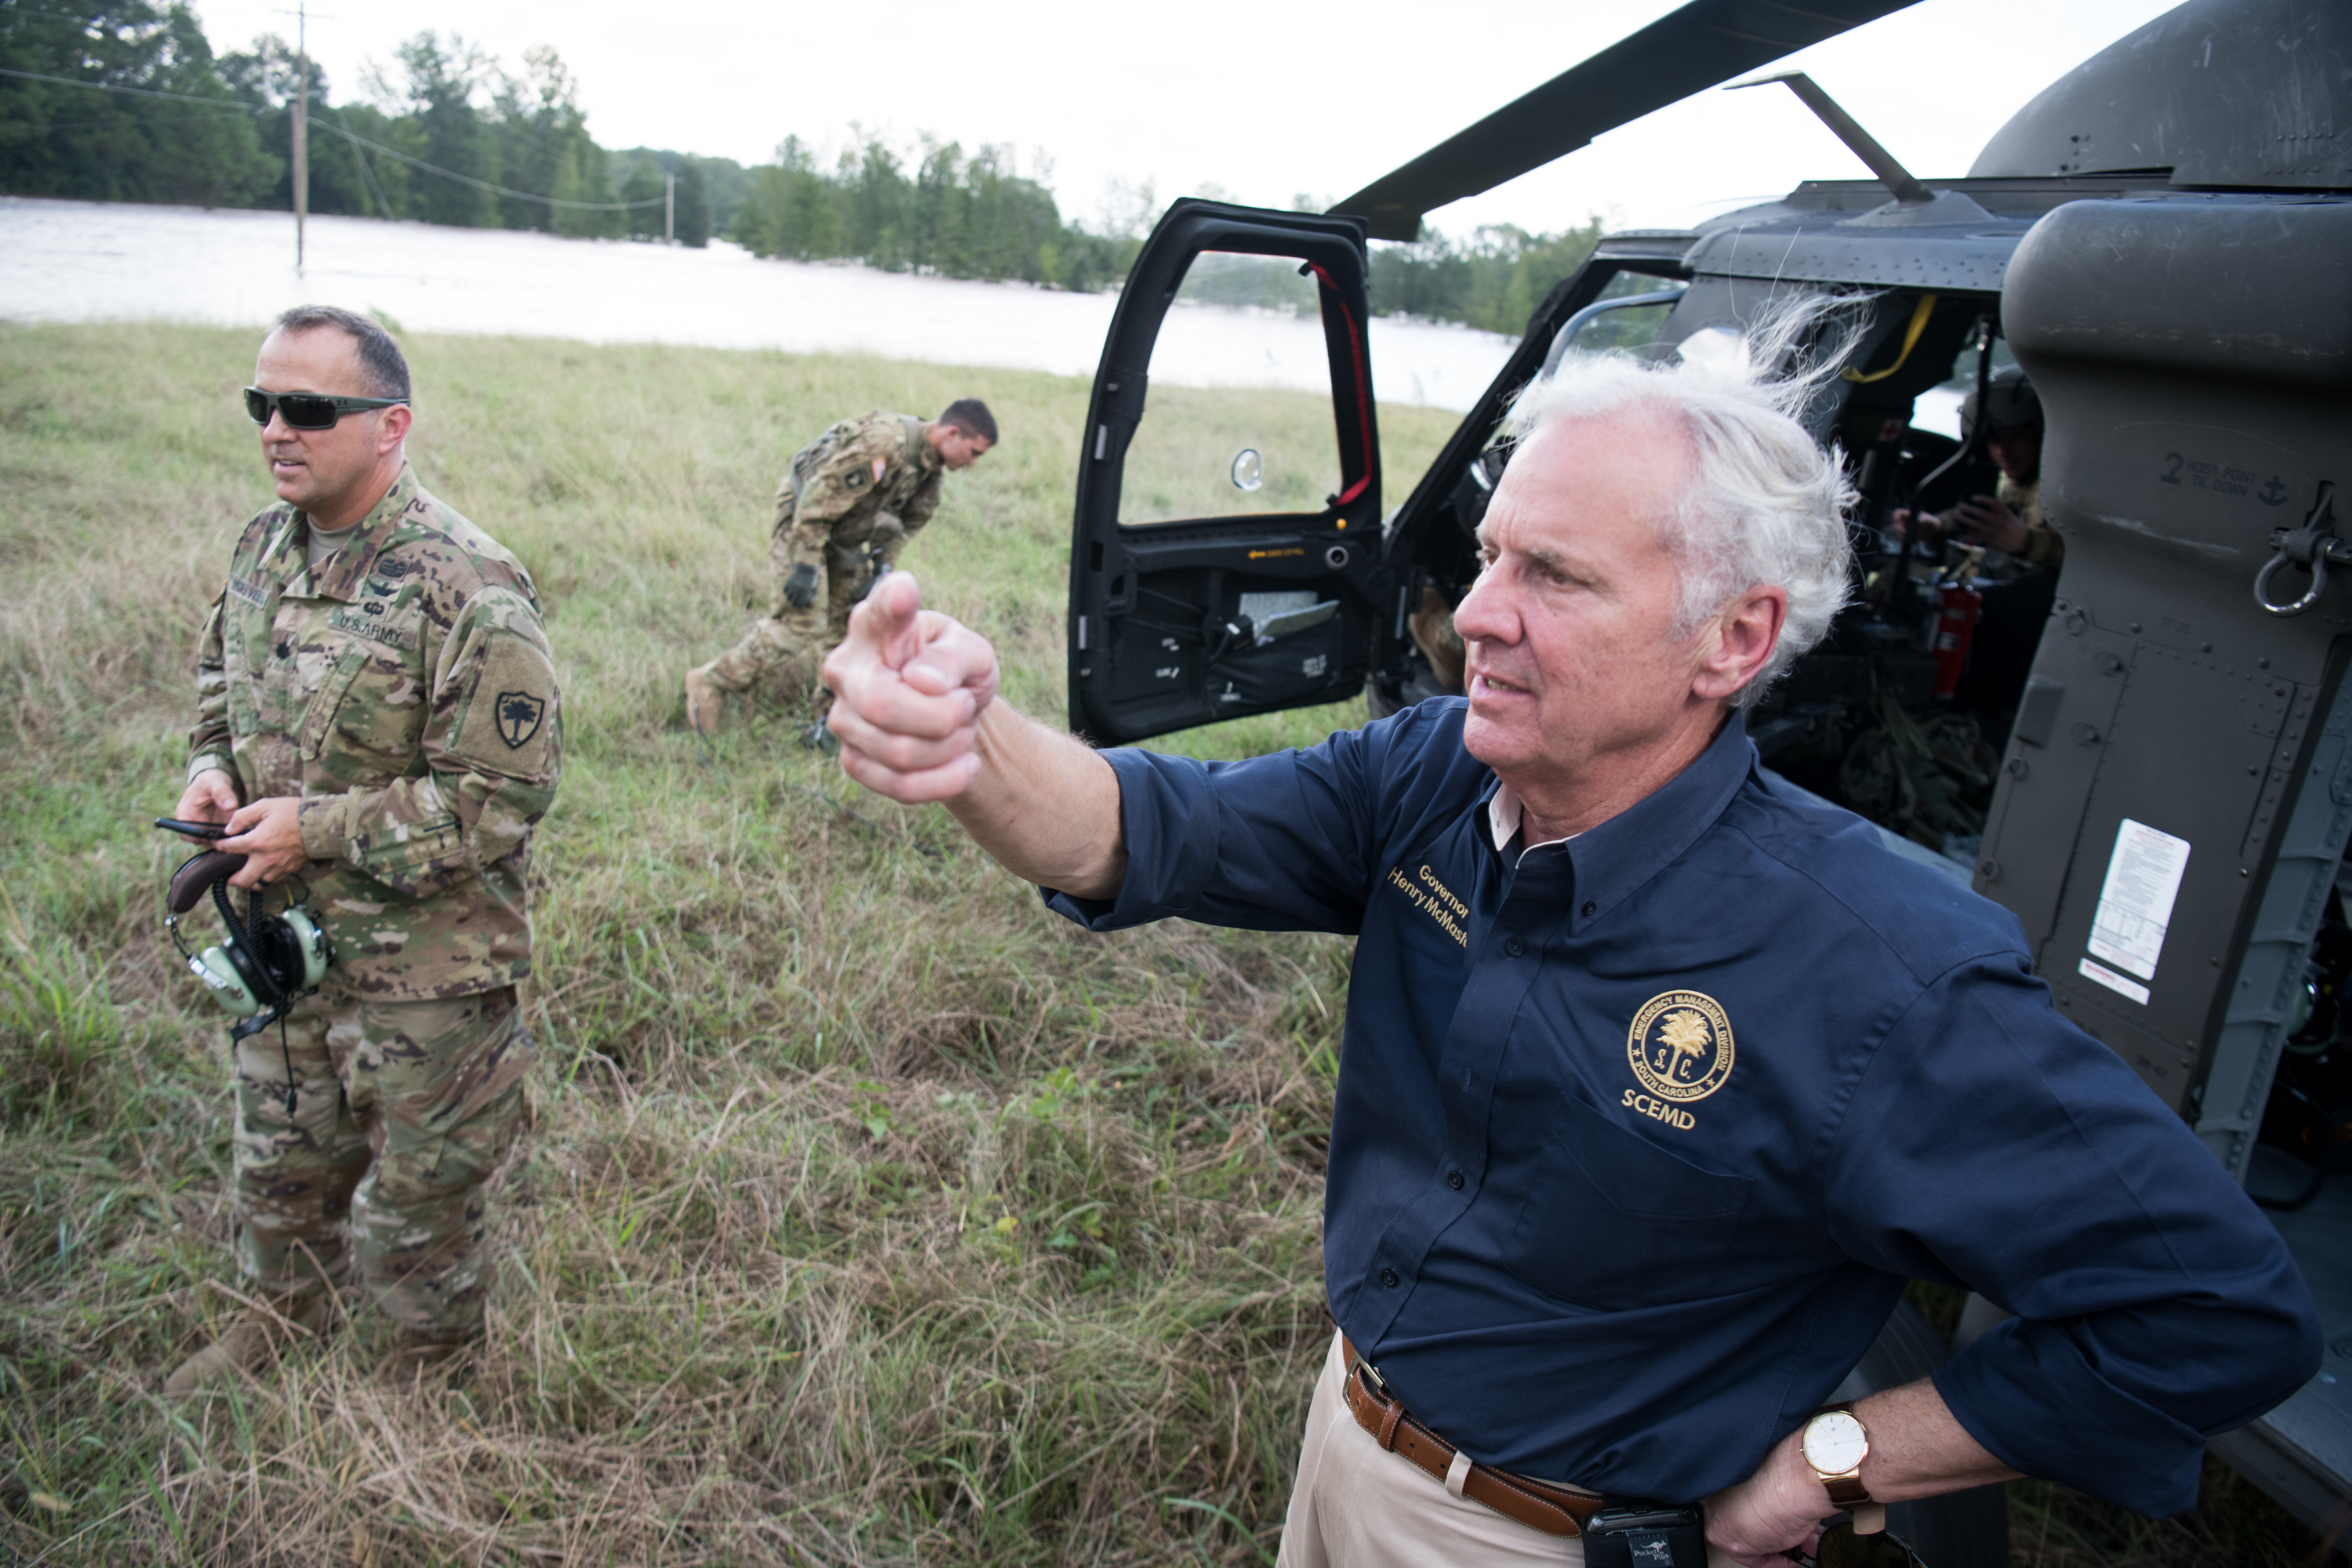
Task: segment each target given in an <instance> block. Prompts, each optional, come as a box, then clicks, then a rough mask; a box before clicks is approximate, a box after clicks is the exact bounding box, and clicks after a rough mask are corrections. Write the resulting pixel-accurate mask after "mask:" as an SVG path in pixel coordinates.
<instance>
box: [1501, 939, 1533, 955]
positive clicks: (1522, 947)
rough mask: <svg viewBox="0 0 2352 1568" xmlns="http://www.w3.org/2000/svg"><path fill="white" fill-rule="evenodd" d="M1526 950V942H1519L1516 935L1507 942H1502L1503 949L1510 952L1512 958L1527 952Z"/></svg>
mask: <svg viewBox="0 0 2352 1568" xmlns="http://www.w3.org/2000/svg"><path fill="white" fill-rule="evenodd" d="M1527 950H1528V944H1527V943H1526V942H1521V941H1520V940H1519V939H1518V938H1517V937H1513V938H1511V939H1510V940H1509V941H1508V942H1505V943H1503V951H1504V952H1507V953H1508V954H1510V956H1512V957H1513V958H1517V957H1518V956H1519V955H1520V954H1521V953H1523V952H1527Z"/></svg>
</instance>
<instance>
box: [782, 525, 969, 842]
mask: <svg viewBox="0 0 2352 1568" xmlns="http://www.w3.org/2000/svg"><path fill="white" fill-rule="evenodd" d="M824 683H825V685H826V686H828V687H830V688H831V689H832V690H833V692H834V695H835V701H834V704H833V711H832V712H831V713H830V714H829V715H827V717H826V719H825V722H826V724H827V725H828V726H829V727H830V728H831V729H832V731H833V732H834V734H835V736H837V737H838V738H839V739H840V741H841V768H842V771H843V772H844V773H847V774H848V775H849V776H850V777H851V778H853V779H856V781H857V782H858V783H859V784H864V785H865V786H866V788H868V789H870V790H873V791H874V792H875V793H877V795H888V796H889V797H890V798H891V799H893V800H900V801H908V802H915V801H926V800H947V799H950V798H951V797H953V796H955V795H961V794H962V793H963V792H964V791H965V789H967V788H969V787H970V785H971V781H972V778H973V777H974V775H976V774H977V773H979V771H980V758H979V756H978V755H977V753H976V752H975V751H974V749H973V748H974V744H975V740H976V735H977V731H978V726H979V722H980V715H981V712H982V710H984V709H985V708H986V707H987V706H988V705H989V703H990V702H992V701H993V700H995V697H996V650H995V649H994V648H992V647H989V645H988V640H987V639H986V638H985V637H982V636H981V635H980V634H979V633H977V632H974V631H972V630H971V628H969V627H967V626H962V625H961V624H960V623H958V622H956V621H954V620H951V619H950V618H949V617H948V616H943V615H940V613H939V612H937V611H936V610H926V609H924V608H923V607H922V594H921V589H920V587H919V584H917V583H916V581H915V579H914V577H913V576H912V575H911V574H908V573H905V572H893V573H891V574H890V575H888V576H887V577H885V578H884V579H883V580H882V581H881V582H880V583H879V584H877V585H876V587H875V590H874V592H873V593H871V594H869V595H866V598H865V600H864V601H863V602H862V603H860V604H859V605H858V606H857V608H856V610H854V611H853V612H851V614H850V617H849V635H848V636H847V637H845V638H843V639H842V642H841V646H840V647H836V648H835V649H834V650H833V652H831V653H830V654H827V655H826V656H825V660H824Z"/></svg>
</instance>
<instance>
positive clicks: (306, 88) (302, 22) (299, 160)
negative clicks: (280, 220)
mask: <svg viewBox="0 0 2352 1568" xmlns="http://www.w3.org/2000/svg"><path fill="white" fill-rule="evenodd" d="M294 50H295V55H294V60H295V63H294V270H295V271H296V272H298V273H299V272H300V271H301V270H302V229H303V226H304V224H305V223H306V222H307V220H308V219H309V218H310V12H309V6H308V3H307V0H301V3H298V4H297V5H296V6H295V8H294Z"/></svg>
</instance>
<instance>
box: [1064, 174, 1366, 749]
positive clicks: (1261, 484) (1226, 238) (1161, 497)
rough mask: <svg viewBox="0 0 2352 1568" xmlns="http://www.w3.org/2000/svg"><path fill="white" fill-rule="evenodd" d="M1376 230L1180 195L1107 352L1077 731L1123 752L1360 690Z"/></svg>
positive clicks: (1090, 431) (1074, 588) (1084, 561)
mask: <svg viewBox="0 0 2352 1568" xmlns="http://www.w3.org/2000/svg"><path fill="white" fill-rule="evenodd" d="M1366 271H1367V258H1366V253H1365V248H1364V225H1363V223H1362V221H1361V220H1360V219H1357V218H1353V217H1329V216H1315V215H1312V214H1307V213H1280V212H1269V211H1265V210H1262V209H1259V208H1255V207H1241V206H1230V205H1224V204H1223V203H1218V202H1205V201H1190V200H1188V201H1181V202H1178V203H1177V204H1176V205H1173V206H1171V207H1170V208H1169V209H1168V211H1167V213H1166V215H1165V216H1162V217H1161V218H1160V224H1159V226H1158V227H1157V228H1155V229H1153V230H1152V232H1151V237H1150V239H1148V240H1146V241H1145V242H1144V246H1143V249H1142V252H1141V254H1140V255H1139V256H1138V257H1137V258H1136V261H1135V267H1134V269H1133V270H1132V271H1131V272H1129V275H1128V279H1127V286H1126V288H1125V289H1124V290H1123V291H1122V292H1121V294H1120V296H1119V300H1118V310H1116V312H1115V313H1114V314H1113V316H1112V318H1111V328H1110V336H1109V339H1108V342H1105V344H1104V345H1103V357H1102V366H1101V369H1100V370H1098V371H1097V373H1096V375H1095V389H1094V398H1093V401H1092V403H1091V405H1089V407H1088V409H1087V426H1086V433H1085V445H1084V449H1083V452H1082V453H1081V456H1080V458H1079V461H1078V486H1077V509H1076V519H1075V521H1074V522H1073V524H1072V527H1071V533H1070V615H1069V678H1070V727H1071V728H1072V729H1073V730H1075V731H1078V732H1080V733H1082V734H1085V735H1087V736H1088V737H1090V738H1091V739H1093V740H1096V741H1098V742H1127V741H1135V740H1140V739H1142V738H1143V737H1145V736H1148V735H1157V734H1162V733H1165V732H1166V731H1171V730H1181V729H1186V728H1189V727H1191V726H1192V725H1195V724H1206V723H1210V722H1212V721H1216V720H1220V719H1234V718H1239V717H1241V716H1243V715H1244V714H1250V713H1265V712H1272V711H1274V710H1278V709H1284V708H1297V707H1302V706H1305V705H1307V704H1308V703H1315V702H1328V701H1332V700H1336V699H1339V698H1342V697H1347V696H1349V695H1352V694H1353V693H1354V692H1356V691H1357V690H1359V689H1361V687H1362V686H1363V683H1364V676H1365V672H1366V670H1367V668H1369V664H1370V658H1371V648H1372V634H1373V620H1374V606H1375V605H1377V604H1379V603H1380V602H1381V584H1382V582H1383V581H1384V579H1383V577H1382V575H1381V548H1380V545H1381V530H1380V520H1381V476H1380V438H1379V434H1378V432H1377V430H1376V428H1375V426H1374V415H1373V407H1372V379H1371V355H1370V343H1369V342H1368V341H1367V337H1366V323H1367V319H1368V316H1369V314H1370V312H1369V310H1368V301H1367V299H1366V292H1365V275H1366Z"/></svg>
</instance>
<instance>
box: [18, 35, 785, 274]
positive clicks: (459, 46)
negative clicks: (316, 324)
mask: <svg viewBox="0 0 2352 1568" xmlns="http://www.w3.org/2000/svg"><path fill="white" fill-rule="evenodd" d="M396 64H397V72H396V75H392V74H388V75H387V76H385V77H384V78H383V79H373V78H372V79H370V80H369V81H368V82H367V83H365V84H364V85H365V86H366V87H367V89H368V98H367V99H366V100H351V101H345V102H341V103H337V102H335V101H334V99H333V96H332V93H331V90H330V86H329V83H328V81H327V79H326V75H325V73H324V72H323V71H321V70H320V68H319V65H318V63H317V62H316V61H312V62H311V64H310V77H309V88H308V97H309V102H310V210H311V211H312V212H319V213H344V214H352V215H356V216H363V217H366V216H373V217H395V218H415V219H421V220H423V221H425V222H427V223H438V224H449V225H455V226H460V227H474V228H499V227H504V228H536V229H545V230H548V231H551V232H553V233H557V234H565V235H573V236H580V237H595V236H604V237H618V236H634V237H639V238H651V237H657V236H659V235H660V234H661V233H662V224H663V208H662V197H663V181H662V176H663V175H664V174H677V176H678V237H679V238H680V239H681V240H683V241H684V242H685V243H687V244H689V245H703V244H708V243H709V237H710V236H711V235H712V234H713V233H714V232H720V231H723V230H724V228H725V226H726V225H727V224H728V223H729V222H730V220H731V219H732V217H733V216H734V212H735V208H736V206H737V205H739V204H740V202H741V200H742V197H743V194H744V190H745V187H746V181H747V176H746V174H745V172H744V170H743V168H742V166H741V165H740V164H739V163H734V162H733V161H731V160H730V159H725V158H690V157H686V156H684V155H682V154H679V153H669V152H661V151H656V150H655V149H652V148H643V147H640V148H635V149H632V150H631V151H629V152H627V153H608V152H607V151H605V150H604V148H602V147H599V146H598V145H597V144H596V142H595V141H594V139H593V137H591V136H590V135H589V134H588V129H587V118H586V116H585V115H584V114H583V112H582V110H581V109H580V104H579V92H578V84H577V83H576V82H575V81H574V80H573V79H572V74H571V72H570V71H569V69H568V68H566V67H565V66H564V64H563V61H562V58H560V57H559V56H558V55H557V54H556V52H555V51H554V50H553V49H552V48H550V47H546V46H544V45H541V46H540V47H535V48H532V49H530V50H527V51H526V52H525V54H524V56H523V68H522V72H521V74H520V76H517V75H513V74H510V73H509V71H508V70H507V69H506V68H504V67H503V66H502V65H501V64H500V63H499V62H498V61H497V60H495V59H492V58H489V57H488V56H487V55H485V54H483V53H482V52H481V51H480V50H479V49H477V48H474V47H469V46H467V44H466V43H465V42H464V41H463V40H462V39H460V38H458V37H457V36H456V35H454V34H453V35H450V36H448V37H442V36H440V35H436V34H435V33H432V32H422V33H418V34H416V35H415V37H411V38H409V39H408V40H407V41H406V42H405V43H404V44H402V45H401V46H400V47H399V49H398V51H397V61H396ZM0 67H5V68H7V69H9V70H12V71H22V72H30V73H32V76H31V77H24V76H0V190H6V191H9V192H11V193H13V194H16V195H45V196H80V197H86V198H89V199H93V200H100V201H143V202H189V203H201V204H203V205H208V206H259V207H275V208H278V209H280V210H285V209H290V208H291V207H292V205H293V201H294V196H293V184H292V167H293V162H292V161H293V134H294V132H293V119H294V105H295V104H296V103H297V101H298V100H300V99H301V98H302V97H303V87H302V84H301V78H300V75H299V70H298V68H297V59H296V56H295V53H294V50H293V49H292V47H290V46H289V44H288V43H287V42H286V40H285V39H284V38H282V37H278V36H276V35H268V36H266V37H261V38H259V39H257V40H256V41H255V45H254V47H253V48H252V49H251V50H250V51H248V52H243V53H230V54H225V55H220V56H217V57H215V55H214V53H213V51H212V48H211V46H210V45H209V44H208V43H207V42H206V41H205V35H204V31H203V29H202V27H201V26H199V25H198V24H197V21H196V19H195V17H194V15H193V14H192V13H190V11H189V10H188V9H187V7H186V6H184V5H180V4H176V3H174V4H170V5H153V4H150V3H149V0H43V4H42V5H40V6H38V7H35V6H30V5H0ZM42 77H47V78H64V79H66V80H65V81H57V80H39V79H34V78H42ZM69 83H84V84H91V85H97V86H101V87H105V88H110V89H135V90H131V91H121V90H115V91H93V90H91V87H90V85H82V86H75V85H69ZM155 95H162V96H155ZM354 138H356V139H357V140H354ZM426 164H429V165H432V167H431V168H429V169H428V168H425V167H423V166H421V165H426ZM436 170H438V171H446V173H436V172H435V171H436ZM453 175H454V176H457V177H452V176H453ZM468 182H474V183H468ZM485 186H499V187H503V189H504V191H505V192H506V193H508V194H500V192H499V191H493V190H489V189H485V188H484V187H485ZM515 193H520V194H515ZM536 198H551V200H546V199H536ZM556 203H570V204H579V205H555V204H556ZM620 204H634V205H627V206H626V207H625V210H617V209H618V207H619V205H620Z"/></svg>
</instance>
